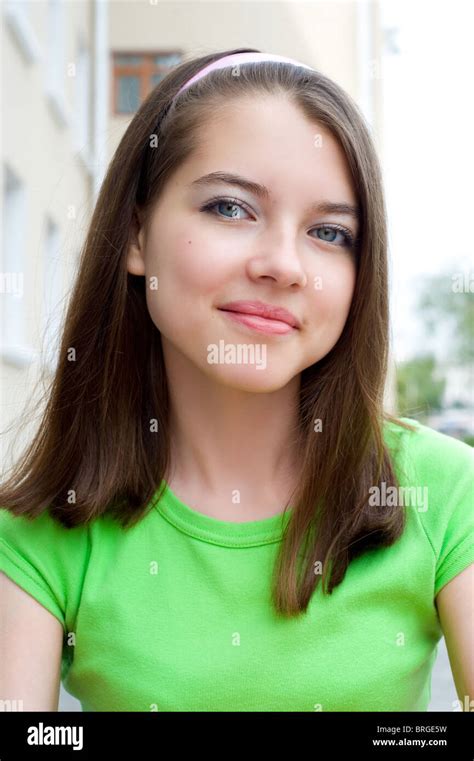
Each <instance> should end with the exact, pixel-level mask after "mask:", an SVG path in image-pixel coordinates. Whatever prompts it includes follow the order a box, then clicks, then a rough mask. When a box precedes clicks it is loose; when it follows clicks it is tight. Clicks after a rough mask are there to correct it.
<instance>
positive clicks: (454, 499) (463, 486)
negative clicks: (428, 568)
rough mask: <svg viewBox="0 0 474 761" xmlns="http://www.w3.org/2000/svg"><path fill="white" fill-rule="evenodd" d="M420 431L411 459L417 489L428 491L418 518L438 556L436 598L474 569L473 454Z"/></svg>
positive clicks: (414, 435)
mask: <svg viewBox="0 0 474 761" xmlns="http://www.w3.org/2000/svg"><path fill="white" fill-rule="evenodd" d="M409 422H410V423H413V422H414V421H412V420H410V421H409ZM416 428H417V430H416V432H414V433H411V434H409V435H410V438H411V444H410V447H409V457H410V460H411V465H412V466H413V468H414V471H415V484H416V486H420V487H425V486H426V487H427V509H426V510H425V511H419V512H418V513H417V514H418V515H419V518H420V520H421V522H422V524H423V527H424V529H425V531H426V534H427V536H428V539H429V540H430V543H431V546H432V548H433V552H434V554H435V560H436V569H435V583H434V595H435V596H436V595H437V594H438V592H439V591H440V590H441V589H442V587H444V586H445V585H446V584H447V583H448V582H449V581H451V580H452V579H453V578H454V577H455V576H457V575H458V574H459V573H461V571H463V570H464V569H465V568H467V567H468V566H469V565H470V564H471V563H474V450H473V448H472V447H470V446H469V445H468V444H466V443H464V442H463V441H460V440H459V439H455V438H453V437H452V436H448V435H447V434H443V433H440V432H439V431H436V430H434V429H432V428H430V427H428V426H425V425H422V424H419V423H418V424H417V425H416Z"/></svg>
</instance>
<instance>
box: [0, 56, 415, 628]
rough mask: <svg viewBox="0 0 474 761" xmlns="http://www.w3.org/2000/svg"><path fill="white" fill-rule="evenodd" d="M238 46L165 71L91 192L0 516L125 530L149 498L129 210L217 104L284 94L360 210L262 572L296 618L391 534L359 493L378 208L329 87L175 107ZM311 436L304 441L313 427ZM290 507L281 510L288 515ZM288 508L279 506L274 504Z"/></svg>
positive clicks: (390, 474) (364, 136)
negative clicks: (328, 342)
mask: <svg viewBox="0 0 474 761" xmlns="http://www.w3.org/2000/svg"><path fill="white" fill-rule="evenodd" d="M236 52H260V51H258V50H256V49H254V48H238V49H236V50H226V51H221V52H219V53H213V54H211V55H206V56H202V57H199V58H194V59H192V60H189V61H186V62H184V63H182V64H181V65H178V66H177V67H176V68H174V69H173V70H172V71H171V72H170V73H169V74H168V75H167V76H166V77H165V78H164V79H163V80H162V81H161V82H160V83H159V84H158V85H157V86H156V87H155V88H154V90H153V91H152V92H151V93H150V94H149V96H148V97H147V98H146V100H145V101H144V102H143V103H142V105H141V106H140V108H139V110H138V111H137V113H136V114H135V116H134V117H133V119H132V120H131V122H130V124H129V125H128V128H127V130H126V131H125V134H124V135H123V137H122V140H121V141H120V144H119V146H118V148H117V150H116V152H115V154H114V156H113V159H112V161H111V163H110V165H109V167H108V171H107V173H106V176H105V179H104V181H103V183H102V186H101V189H100V194H99V196H98V199H97V202H96V205H95V209H94V211H93V215H92V219H91V221H90V225H89V229H88V233H87V236H86V239H85V243H84V245H83V248H82V250H81V254H80V259H79V266H78V271H77V274H76V276H75V280H74V283H73V286H72V291H71V295H70V299H69V303H68V308H67V312H66V316H65V320H64V325H63V328H62V333H61V340H60V347H59V355H58V356H59V358H58V362H57V366H56V368H55V371H54V374H53V375H52V378H51V382H50V387H49V389H48V392H47V403H46V405H45V409H44V412H43V414H42V418H41V422H40V424H39V426H38V431H37V434H36V435H35V436H34V437H33V439H32V442H31V444H29V445H28V446H27V447H26V449H25V451H24V453H23V455H22V457H21V458H20V459H19V460H18V461H17V463H16V465H15V466H14V468H13V472H12V474H11V475H10V477H9V478H8V480H7V481H6V482H4V483H3V484H2V485H1V488H0V505H1V506H2V508H5V509H7V510H9V511H10V512H12V513H13V514H15V515H24V516H27V517H30V518H34V517H36V516H38V515H39V514H40V513H42V511H44V510H48V511H49V512H50V514H51V516H52V517H53V518H54V519H56V520H57V521H59V522H60V523H61V524H62V525H63V526H65V527H67V528H70V527H73V526H78V525H81V524H86V523H88V522H89V521H92V520H94V519H95V518H98V517H99V516H100V515H102V514H104V513H105V512H108V513H110V514H112V515H113V516H114V518H116V519H117V520H118V521H119V522H120V524H121V525H122V527H123V528H124V529H126V528H127V527H129V526H132V525H134V524H135V523H136V522H137V521H138V520H140V518H142V517H143V516H144V515H145V514H146V512H147V511H148V510H151V509H152V508H153V506H154V499H152V497H156V498H157V499H159V498H160V497H161V495H162V491H161V489H158V487H159V486H160V484H161V482H162V479H164V478H167V474H168V472H169V467H170V430H169V410H170V405H169V395H168V385H167V378H166V371H165V365H164V361H163V354H162V347H161V334H160V332H159V330H158V329H157V328H156V326H155V325H154V323H153V322H152V319H151V317H150V315H149V313H148V309H147V304H146V287H147V284H146V282H145V277H143V276H136V275H132V274H130V273H129V272H128V271H127V252H128V247H129V243H130V240H131V235H132V232H133V230H134V226H135V225H136V223H137V220H138V216H137V215H138V214H140V215H141V219H142V220H143V224H144V225H145V227H147V225H148V222H149V218H150V210H151V209H152V207H153V206H154V204H155V202H156V201H157V199H158V198H159V196H160V193H161V191H162V189H163V188H164V186H165V184H166V182H167V179H168V178H169V177H170V175H171V174H172V173H173V172H174V171H175V170H176V169H177V168H178V167H179V166H180V164H181V163H182V162H184V161H185V160H186V158H187V157H188V156H189V155H190V154H191V153H192V152H193V150H194V149H195V147H196V146H197V145H198V139H199V133H200V130H202V129H203V127H205V124H206V123H208V122H210V121H212V120H213V119H214V118H215V115H216V113H217V111H218V109H219V107H222V105H223V104H225V103H227V102H230V101H231V100H232V98H237V97H240V96H242V94H245V95H255V96H256V97H260V96H261V95H264V94H276V93H277V94H284V95H285V96H286V97H287V98H288V99H289V100H290V101H291V102H292V103H294V104H295V105H296V106H297V107H299V109H300V110H301V112H302V113H303V114H304V115H305V116H306V117H307V118H309V119H310V120H313V121H314V122H318V123H320V124H322V125H324V126H325V127H326V128H327V129H329V130H330V131H331V133H332V135H333V136H334V137H335V138H336V140H338V142H339V144H340V146H341V147H342V149H343V151H344V153H345V156H346V159H347V163H348V166H349V169H350V173H351V176H352V180H353V183H354V187H355V191H356V195H357V198H358V202H359V206H360V209H361V226H360V235H359V244H358V250H357V261H356V269H357V275H356V284H355V290H354V295H353V299H352V303H351V307H350V311H349V314H348V317H347V321H346V324H345V326H344V329H343V332H342V334H341V335H340V337H339V339H338V341H337V343H336V344H335V346H334V347H333V348H332V349H331V351H330V352H329V353H328V354H327V355H326V356H325V357H323V358H322V359H321V360H320V361H318V362H317V363H315V364H314V365H312V366H311V367H308V368H306V369H305V370H304V371H303V372H302V376H301V386H300V399H299V420H298V434H297V441H296V442H293V445H295V446H298V451H299V452H300V453H301V460H300V466H301V474H300V478H299V481H298V484H299V485H298V487H297V489H296V490H295V492H294V493H293V496H292V498H291V504H292V506H293V511H292V515H291V520H290V521H289V523H288V525H287V527H286V529H285V532H284V536H283V540H282V543H281V546H280V550H279V555H278V557H277V560H276V562H275V567H274V576H273V587H272V597H273V602H274V606H275V610H276V611H277V612H278V613H279V614H281V615H286V616H293V615H297V614H299V613H301V612H303V611H305V610H306V608H307V606H308V603H309V601H310V598H311V596H312V594H313V591H314V590H315V587H316V585H317V584H318V583H319V580H320V574H316V573H315V571H314V564H315V563H316V562H317V561H320V562H321V564H322V568H323V569H324V573H323V574H322V577H321V583H322V588H323V592H325V593H326V594H330V593H331V592H332V590H333V589H334V587H335V586H337V585H338V584H339V583H341V581H342V580H343V578H344V575H345V572H346V569H347V567H348V565H349V563H350V561H351V560H352V559H353V558H354V557H356V556H357V555H360V554H362V553H363V552H365V551H366V550H368V549H369V548H374V547H383V546H389V545H391V544H392V543H393V542H394V541H395V540H396V539H397V538H398V537H399V536H400V535H401V534H402V532H403V529H404V524H405V520H406V517H405V515H404V512H403V510H401V509H400V508H399V507H388V506H387V507H384V509H383V510H378V511H374V510H373V509H370V506H369V504H368V496H369V489H370V488H371V487H373V486H374V485H377V484H379V483H380V482H382V481H383V482H385V483H386V484H387V486H390V485H393V486H397V485H398V482H397V479H396V473H395V470H394V467H393V465H392V460H391V453H390V451H389V450H388V448H387V446H386V444H385V442H384V439H383V426H384V423H385V421H388V420H390V421H392V423H395V424H396V425H400V426H402V427H404V428H410V426H407V425H406V424H405V423H403V422H402V421H400V420H399V419H398V418H395V417H392V415H390V414H388V413H386V412H385V411H384V409H383V391H384V386H385V381H386V373H387V361H388V340H389V338H388V334H389V314H388V311H389V310H388V283H387V236H386V213H385V201H384V194H383V188H382V181H381V172H380V168H379V163H378V159H377V155H376V151H375V149H374V146H373V143H372V140H371V137H370V134H369V131H368V129H367V127H366V125H365V123H364V118H363V116H362V114H361V113H360V111H359V109H358V107H357V105H356V104H355V103H354V102H353V101H352V99H351V98H350V97H349V96H348V94H347V93H345V92H344V90H343V89H342V88H340V87H339V86H338V85H337V84H336V83H334V82H333V81H332V80H331V79H329V78H328V77H326V76H324V75H323V74H322V73H320V72H317V71H310V70H308V69H304V68H301V67H294V66H292V65H288V64H286V63H280V62H279V63H274V62H266V63H259V64H256V65H255V64H246V65H245V66H243V67H242V68H241V69H240V71H239V76H233V72H232V70H231V69H229V68H227V69H223V70H218V71H213V72H211V73H210V74H208V75H207V76H205V77H203V78H202V79H201V80H200V81H198V82H197V83H195V84H194V85H193V86H191V87H190V88H189V89H188V90H186V91H184V92H183V93H181V94H180V96H179V97H178V98H177V99H176V100H173V97H174V95H175V94H176V93H177V91H178V90H179V88H180V87H181V85H182V84H184V82H185V81H187V80H188V79H189V78H190V77H191V76H192V75H193V74H195V73H196V72H197V71H199V70H200V69H201V68H202V67H203V66H205V65H206V64H208V63H210V62H211V61H213V60H216V59H218V58H221V57H222V56H223V55H228V54H230V53H236ZM317 420H320V421H321V422H322V426H323V431H322V432H318V433H315V429H314V422H315V421H317ZM287 506H288V505H287ZM285 510H286V508H285Z"/></svg>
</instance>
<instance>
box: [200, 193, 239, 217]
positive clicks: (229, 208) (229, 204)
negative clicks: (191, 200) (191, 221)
mask: <svg viewBox="0 0 474 761" xmlns="http://www.w3.org/2000/svg"><path fill="white" fill-rule="evenodd" d="M216 206H222V207H223V208H224V213H222V214H221V213H220V212H217V216H222V217H226V218H227V219H241V217H238V216H237V215H238V212H237V209H240V210H241V211H246V209H245V206H244V205H243V204H242V203H241V202H239V201H237V200H236V199H235V198H213V199H212V201H209V203H207V204H206V205H205V206H203V207H202V208H201V211H207V212H208V213H210V214H216V212H215V211H213V209H214V208H215V207H216ZM226 212H230V213H229V214H227V213H226ZM247 213H248V212H247Z"/></svg>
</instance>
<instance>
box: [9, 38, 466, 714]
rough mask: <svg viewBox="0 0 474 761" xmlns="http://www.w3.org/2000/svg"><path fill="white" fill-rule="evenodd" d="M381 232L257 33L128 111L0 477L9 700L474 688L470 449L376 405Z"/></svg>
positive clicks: (316, 102)
mask: <svg viewBox="0 0 474 761" xmlns="http://www.w3.org/2000/svg"><path fill="white" fill-rule="evenodd" d="M388 336H389V321H388V286H387V240H386V218H385V206H384V197H383V187H382V182H381V175H380V169H379V163H378V159H377V156H376V152H375V150H374V146H373V143H372V140H371V137H370V133H369V131H368V129H367V127H366V125H365V123H364V120H363V117H362V115H361V113H360V112H359V110H358V108H357V106H356V105H355V104H354V102H353V101H352V100H351V99H350V98H349V96H348V95H347V94H346V93H345V92H344V91H343V90H342V89H341V88H340V87H339V86H338V85H337V84H335V83H334V82H332V81H331V80H330V79H328V78H327V77H325V76H324V75H322V74H321V73H320V72H318V71H315V70H313V69H310V68H309V67H307V66H305V65H304V64H302V63H298V62H296V61H293V60H289V59H286V58H280V57H278V56H272V55H265V54H262V53H260V52H259V51H254V50H252V49H250V50H246V49H241V50H240V49H239V50H232V51H223V52H221V53H217V54H216V53H214V54H212V55H207V56H203V57H201V58H196V59H194V60H191V61H187V62H186V63H183V64H182V65H180V66H178V67H176V68H175V69H174V70H173V71H172V72H171V73H170V74H169V75H168V76H167V77H166V78H165V79H164V80H163V81H162V82H161V83H160V84H159V85H158V86H157V87H156V88H155V89H154V90H153V92H152V93H151V94H150V96H149V97H148V98H147V100H146V101H145V102H144V103H143V104H142V106H141V107H140V109H139V111H138V112H137V114H136V115H135V117H134V118H133V119H132V121H131V123H130V125H129V126H128V129H127V130H126V132H125V135H124V136H123V138H122V140H121V143H120V145H119V147H118V149H117V151H116V153H115V156H114V158H113V161H112V162H111V165H110V167H109V170H108V173H107V176H106V178H105V181H104V183H103V185H102V189H101V193H100V196H99V198H98V201H97V204H96V208H95V211H94V214H93V217H92V220H91V224H90V229H89V232H88V236H87V239H86V242H85V245H84V249H83V252H82V256H81V260H80V267H79V271H78V274H77V279H76V282H75V284H74V289H73V292H72V296H71V300H70V304H69V310H68V313H67V318H66V322H65V326H64V332H63V336H62V343H61V350H60V358H59V363H58V366H57V370H56V373H55V376H54V379H53V382H52V388H51V393H50V397H49V403H48V405H47V408H46V411H45V413H44V418H43V421H42V423H41V426H40V427H39V430H38V435H37V437H36V438H35V440H34V441H33V443H32V444H31V447H30V448H29V450H28V451H27V452H26V454H25V456H24V458H23V460H22V461H21V463H19V464H18V466H17V467H16V469H15V471H14V473H13V474H12V475H11V476H10V478H9V480H8V481H7V482H5V483H4V484H3V486H2V488H1V490H0V505H2V510H0V569H1V570H2V571H3V574H0V575H1V577H2V586H1V598H2V606H3V608H4V611H5V626H4V629H3V630H2V635H1V638H2V646H3V648H4V651H5V652H6V654H7V657H6V659H5V662H4V664H3V669H4V675H3V681H2V684H3V686H2V694H1V698H3V699H20V700H23V707H24V710H32V709H35V710H38V709H46V710H56V709H57V699H58V689H59V683H60V679H62V680H63V683H64V686H65V688H66V689H67V690H68V691H69V692H70V693H71V694H73V695H75V696H76V697H77V698H78V699H79V700H80V701H81V703H82V706H83V709H84V710H86V711H104V710H109V711H155V710H159V711H402V710H408V711H415V710H426V708H427V706H428V703H429V700H430V675H431V669H432V666H433V663H434V661H435V657H436V650H437V644H438V642H439V640H440V638H441V636H442V635H443V633H444V635H445V637H446V640H447V643H448V648H449V653H450V657H451V663H452V666H453V674H454V678H455V680H456V687H457V691H458V696H459V699H460V701H461V703H462V706H464V703H465V701H466V700H469V698H473V697H474V695H473V692H474V678H473V668H472V657H471V656H470V649H471V645H472V636H473V635H472V605H473V602H472V583H473V573H472V571H473V565H472V564H473V561H474V550H473V545H472V536H473V519H472V515H473V509H472V507H473V505H472V477H473V474H474V458H473V453H472V450H471V448H470V447H469V446H467V445H466V444H464V443H462V442H460V441H457V440H455V439H452V438H450V437H448V436H446V435H442V434H440V433H437V432H436V431H434V430H432V429H430V428H429V427H427V426H423V425H421V424H419V423H417V422H416V421H414V420H410V419H409V418H401V419H400V420H398V419H397V418H395V417H392V416H391V415H390V414H388V413H387V412H386V411H385V410H384V407H383V390H384V385H385V379H386V369H387V354H388Z"/></svg>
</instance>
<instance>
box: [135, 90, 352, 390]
mask: <svg viewBox="0 0 474 761" xmlns="http://www.w3.org/2000/svg"><path fill="white" fill-rule="evenodd" d="M213 173H225V174H226V175H235V176H237V175H238V176H239V178H244V179H245V180H246V181H247V182H246V184H238V183H237V180H235V182H231V181H230V178H229V177H228V178H227V180H226V181H219V180H217V179H208V180H205V176H206V175H210V174H213ZM250 183H252V185H253V186H252V187H251V186H250ZM257 185H259V186H262V187H264V188H266V189H267V191H268V192H267V191H260V192H259V191H258V189H257ZM326 202H331V203H338V204H346V205H351V206H356V204H357V201H356V197H355V195H354V192H353V187H352V183H351V179H350V174H349V170H348V167H347V164H346V159H345V156H344V153H343V151H342V149H341V148H340V147H339V145H338V143H337V142H336V140H335V139H334V138H333V137H332V135H331V133H330V132H329V131H327V130H326V129H325V128H323V127H322V126H320V125H319V124H317V123H313V122H310V121H308V119H307V118H306V117H304V116H303V115H302V113H300V111H299V110H298V108H297V107H296V106H294V105H293V104H291V103H289V102H288V101H287V100H285V99H284V98H281V97H267V98H259V99H258V100H255V99H254V98H250V97H244V98H242V99H239V101H233V102H231V103H230V104H229V105H226V106H225V107H224V108H223V109H222V111H220V112H219V118H218V119H215V120H214V121H213V122H212V123H210V124H208V125H206V127H205V128H203V129H202V132H201V134H200V142H199V149H198V150H197V151H195V152H194V154H193V155H192V156H191V157H190V158H188V159H187V160H186V161H185V162H184V163H183V164H182V165H181V166H180V167H179V169H178V170H177V171H176V172H175V173H174V175H173V176H172V177H170V178H169V180H168V182H167V184H166V187H165V188H164V189H163V192H162V194H161V196H160V198H159V200H158V202H157V203H156V205H155V207H154V209H153V212H152V217H151V220H150V224H149V229H148V233H147V235H145V233H144V229H143V228H142V229H141V230H140V231H139V233H138V236H137V238H136V239H135V241H134V243H133V244H132V245H131V246H130V249H129V254H128V271H129V272H131V273H133V274H136V275H145V276H146V283H147V289H146V293H147V304H148V309H149V312H150V316H151V319H152V320H153V322H154V324H155V325H156V327H157V328H158V329H159V331H160V332H161V336H162V343H163V352H164V356H165V360H166V362H167V363H168V362H175V363H178V364H179V365H180V366H181V367H182V368H183V367H186V368H188V369H189V370H193V369H194V370H195V369H198V370H200V371H201V372H202V373H205V374H206V375H207V376H208V377H209V378H211V379H213V380H214V381H217V382H219V383H221V384H224V385H226V386H230V387H232V388H235V389H241V390H245V391H255V392H262V391H274V390H277V389H280V388H282V387H283V386H285V385H286V384H287V383H288V382H289V381H290V380H291V379H293V378H294V377H295V376H296V375H298V374H299V373H301V371H302V370H304V369H305V368H306V367H309V366H310V365H312V364H313V363H315V362H317V361H318V360H320V359H321V358H322V357H324V356H325V355H326V354H327V353H328V352H329V351H330V350H331V348H332V347H333V346H334V344H335V343H336V342H337V340H338V338H339V336H340V334H341V332H342V330H343V327H344V324H345V321H346V318H347V315H348V312H349V307H350V304H351V299H352V294H353V290H354V284H355V276H356V268H355V253H354V250H353V248H352V247H351V243H350V239H349V237H346V234H347V235H348V236H352V237H353V238H355V237H356V236H357V233H358V221H357V216H353V215H352V214H351V213H349V212H348V211H346V212H344V213H341V212H337V213H336V212H335V211H330V212H328V211H325V210H318V208H317V207H318V205H320V204H323V203H326ZM206 206H207V207H208V209H207V210H205V207H206ZM337 226H339V227H340V229H337ZM346 231H347V233H346ZM237 301H246V302H248V301H251V302H261V303H263V304H267V305H271V306H274V307H283V308H284V309H286V310H288V311H289V312H290V313H291V314H292V315H293V316H294V317H295V318H296V320H297V322H298V326H297V327H290V326H289V325H288V324H286V323H282V322H281V321H272V322H270V321H268V320H265V319H262V318H260V320H259V319H258V318H255V317H254V318H249V317H248V315H247V318H245V317H235V313H234V317H231V316H230V315H231V313H230V312H228V311H223V310H222V307H223V306H224V305H226V304H229V303H230V302H237ZM241 308H243V309H245V308H246V307H241ZM259 328H260V329H259ZM276 331H279V332H276ZM239 347H240V348H239Z"/></svg>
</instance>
